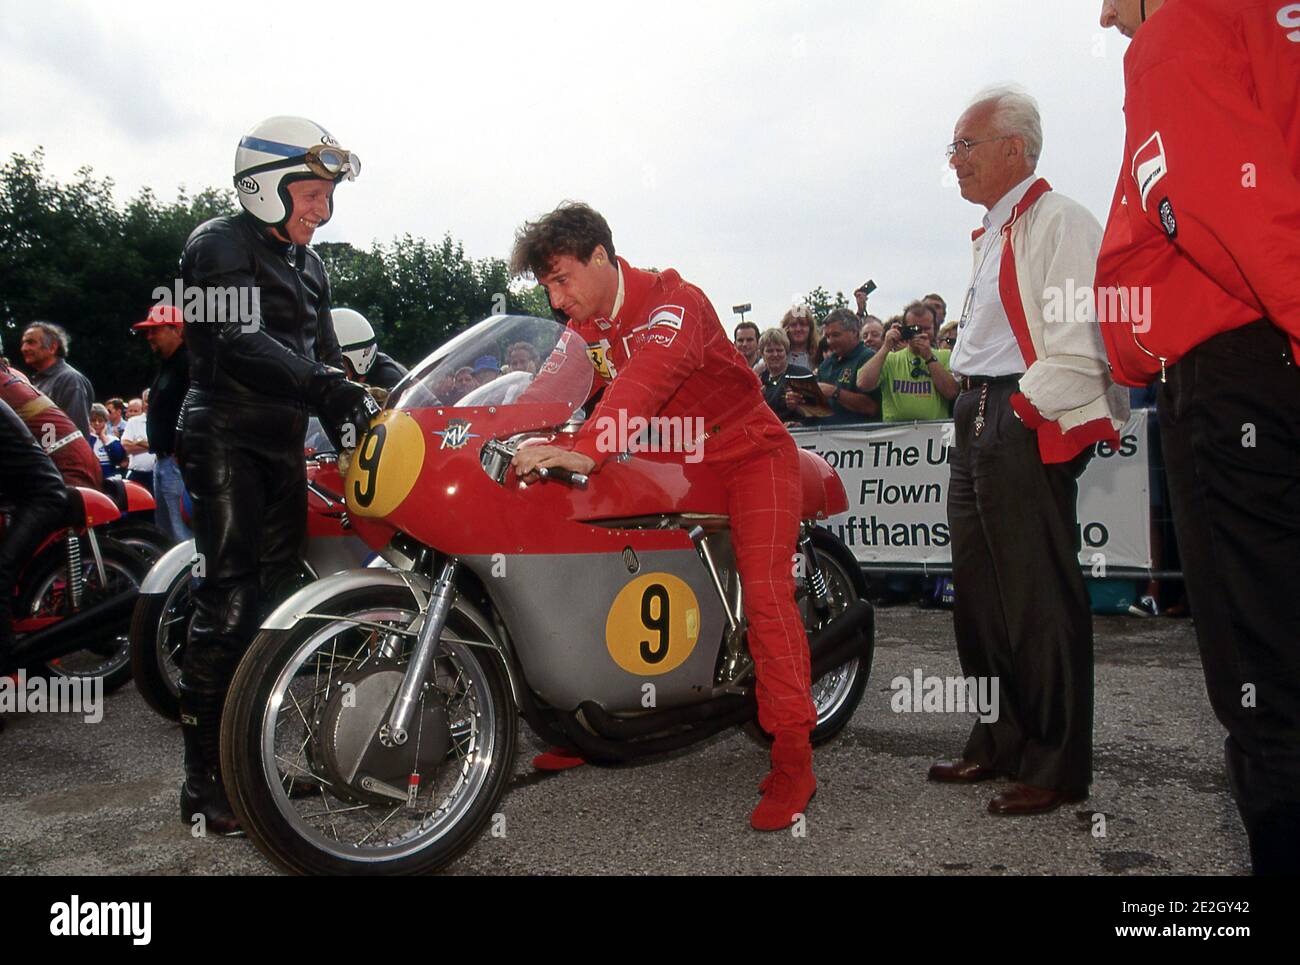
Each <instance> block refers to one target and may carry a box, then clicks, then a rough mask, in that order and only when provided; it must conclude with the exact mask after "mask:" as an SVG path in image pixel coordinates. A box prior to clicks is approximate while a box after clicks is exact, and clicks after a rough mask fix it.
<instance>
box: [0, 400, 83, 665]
mask: <svg viewBox="0 0 1300 965" xmlns="http://www.w3.org/2000/svg"><path fill="white" fill-rule="evenodd" d="M0 504H3V505H4V508H5V509H6V511H8V512H9V514H10V517H9V523H8V525H7V526H5V527H4V528H3V530H0V673H7V672H8V671H9V670H10V669H12V668H11V667H10V665H9V650H10V647H11V645H12V643H13V631H12V628H11V626H10V620H11V619H12V618H13V612H12V607H13V591H14V579H15V578H16V577H17V575H18V571H19V569H21V568H22V567H23V565H24V564H26V563H28V562H29V561H30V560H31V558H32V554H33V553H34V552H35V551H36V547H37V546H39V545H40V543H41V540H43V539H45V537H46V536H48V535H49V534H50V533H52V532H53V531H54V530H55V529H57V528H58V527H59V526H61V525H63V523H64V522H65V520H66V519H67V515H68V502H67V486H66V484H65V483H64V482H63V477H62V476H61V475H59V470H58V469H57V468H56V467H55V465H54V462H53V460H51V459H50V457H49V456H48V455H46V453H45V450H43V449H42V448H41V447H40V445H39V443H37V441H36V439H35V437H33V436H32V434H31V431H30V430H29V429H28V428H27V426H26V424H25V423H24V422H23V420H22V419H20V418H19V417H18V413H16V412H14V410H13V409H11V408H10V407H9V406H8V404H7V403H5V402H4V401H3V400H0Z"/></svg>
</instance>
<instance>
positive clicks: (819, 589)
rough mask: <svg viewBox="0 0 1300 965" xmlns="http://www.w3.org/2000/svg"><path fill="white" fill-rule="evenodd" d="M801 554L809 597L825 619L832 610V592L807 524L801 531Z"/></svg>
mask: <svg viewBox="0 0 1300 965" xmlns="http://www.w3.org/2000/svg"><path fill="white" fill-rule="evenodd" d="M799 552H800V553H802V554H803V563H804V571H805V573H806V574H807V577H806V578H807V582H808V596H809V598H810V599H811V600H812V603H813V608H814V609H815V610H816V611H817V614H818V615H819V616H822V617H825V616H826V614H827V612H828V611H829V610H830V603H831V598H830V590H829V589H828V588H827V586H826V574H824V573H823V572H822V568H821V567H820V566H818V565H817V553H816V551H815V550H814V549H813V541H812V533H811V532H810V531H809V529H808V526H807V524H804V526H802V527H801V528H800V531H799Z"/></svg>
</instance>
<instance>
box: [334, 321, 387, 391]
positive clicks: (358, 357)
mask: <svg viewBox="0 0 1300 965" xmlns="http://www.w3.org/2000/svg"><path fill="white" fill-rule="evenodd" d="M330 315H331V316H332V317H333V319H334V335H335V337H336V338H338V340H339V348H341V349H342V350H343V354H344V355H345V356H347V360H348V362H349V363H351V365H352V371H353V372H355V373H356V374H357V375H365V374H366V373H367V372H369V371H370V366H372V365H374V364H375V356H376V355H378V354H379V343H378V342H377V341H376V340H375V330H374V329H373V328H371V327H370V323H369V322H367V321H366V316H364V315H362V314H361V313H360V312H355V311H353V310H352V309H350V308H333V309H330Z"/></svg>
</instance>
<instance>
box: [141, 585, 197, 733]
mask: <svg viewBox="0 0 1300 965" xmlns="http://www.w3.org/2000/svg"><path fill="white" fill-rule="evenodd" d="M192 580H193V577H192V576H191V574H190V569H189V567H185V568H184V569H183V570H181V572H180V573H178V574H176V578H175V579H174V580H172V583H171V586H169V587H167V590H166V591H165V592H163V593H150V594H148V595H147V596H146V595H141V597H140V599H139V600H137V601H136V604H135V610H134V612H133V613H132V614H131V676H132V677H134V678H135V687H136V690H138V691H140V696H142V697H143V698H144V699H145V703H147V704H148V705H149V706H150V707H152V708H153V709H154V710H156V711H157V712H158V713H159V714H161V715H162V716H164V717H166V718H167V719H168V720H180V719H181V711H180V679H181V663H182V661H183V659H184V653H185V640H186V637H187V635H188V633H189V626H190V617H191V615H192V614H193V598H192V596H191V592H192V590H191V583H192Z"/></svg>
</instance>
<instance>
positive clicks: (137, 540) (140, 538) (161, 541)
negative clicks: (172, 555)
mask: <svg viewBox="0 0 1300 965" xmlns="http://www.w3.org/2000/svg"><path fill="white" fill-rule="evenodd" d="M108 535H109V536H110V537H111V538H112V539H115V540H117V541H118V542H119V543H125V544H126V545H127V546H130V547H131V548H132V549H134V550H136V551H137V552H138V553H139V554H140V555H141V556H144V557H147V558H148V560H149V562H151V563H156V562H157V561H158V559H159V558H160V557H161V556H162V555H163V554H164V553H166V552H167V551H168V550H169V549H171V547H172V544H173V543H174V540H173V539H172V538H171V537H170V536H168V535H167V534H166V533H164V532H163V531H162V530H161V529H159V528H158V527H157V526H155V525H154V524H153V523H149V522H145V521H144V520H140V519H128V520H123V521H121V522H118V523H110V524H109V526H108Z"/></svg>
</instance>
